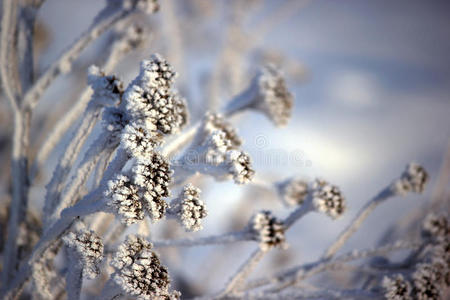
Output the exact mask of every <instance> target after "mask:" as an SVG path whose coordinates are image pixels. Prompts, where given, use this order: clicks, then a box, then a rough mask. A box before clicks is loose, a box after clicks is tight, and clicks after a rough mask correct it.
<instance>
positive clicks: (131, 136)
mask: <svg viewBox="0 0 450 300" xmlns="http://www.w3.org/2000/svg"><path fill="white" fill-rule="evenodd" d="M121 143H122V145H123V147H124V148H125V149H126V150H127V151H128V153H130V155H132V156H133V157H135V158H138V159H139V158H145V157H147V156H148V155H149V154H150V153H151V152H152V150H153V148H154V147H156V146H158V145H159V144H160V143H161V136H160V135H159V134H158V133H156V132H152V131H149V130H148V129H147V127H146V126H145V125H144V124H143V123H142V122H138V121H135V122H131V123H129V124H128V125H127V126H125V128H124V130H123V132H122V136H121Z"/></svg>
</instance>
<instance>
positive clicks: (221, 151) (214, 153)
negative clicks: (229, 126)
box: [203, 130, 231, 166]
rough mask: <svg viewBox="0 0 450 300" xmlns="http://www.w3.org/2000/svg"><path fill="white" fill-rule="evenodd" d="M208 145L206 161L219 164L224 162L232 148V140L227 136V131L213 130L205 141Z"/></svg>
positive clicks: (206, 145)
mask: <svg viewBox="0 0 450 300" xmlns="http://www.w3.org/2000/svg"><path fill="white" fill-rule="evenodd" d="M203 145H204V146H205V147H206V153H205V160H206V163H208V164H211V165H214V166H218V165H219V164H221V163H223V162H224V161H225V158H226V153H227V151H228V150H230V149H231V142H230V141H229V140H228V139H227V138H226V134H225V132H223V131H221V130H215V131H213V132H212V133H211V134H210V135H209V136H208V137H207V138H206V140H205V141H204V143H203Z"/></svg>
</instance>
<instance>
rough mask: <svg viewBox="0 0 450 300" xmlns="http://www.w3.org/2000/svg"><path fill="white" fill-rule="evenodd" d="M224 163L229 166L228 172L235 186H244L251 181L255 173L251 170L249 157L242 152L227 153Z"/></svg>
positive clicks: (231, 151)
mask: <svg viewBox="0 0 450 300" xmlns="http://www.w3.org/2000/svg"><path fill="white" fill-rule="evenodd" d="M226 162H227V164H228V166H229V169H228V170H229V172H230V173H231V175H233V179H234V182H236V183H237V184H245V183H248V182H250V181H251V180H252V179H253V176H254V175H255V171H254V170H253V168H252V164H251V161H250V156H249V155H248V154H247V153H245V152H244V151H237V150H230V151H227V157H226Z"/></svg>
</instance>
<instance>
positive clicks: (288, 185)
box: [277, 178, 308, 206]
mask: <svg viewBox="0 0 450 300" xmlns="http://www.w3.org/2000/svg"><path fill="white" fill-rule="evenodd" d="M277 188H278V192H279V193H280V195H281V198H282V199H283V202H284V203H285V204H286V205H287V206H297V205H302V204H303V202H304V201H305V199H306V197H307V196H308V183H307V182H305V181H304V180H302V179H299V178H291V179H288V180H286V181H284V182H281V183H279V184H278V185H277Z"/></svg>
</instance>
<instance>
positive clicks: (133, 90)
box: [124, 54, 188, 134]
mask: <svg viewBox="0 0 450 300" xmlns="http://www.w3.org/2000/svg"><path fill="white" fill-rule="evenodd" d="M175 77H176V73H175V72H174V71H173V69H172V67H171V66H170V65H169V64H168V63H167V62H166V60H164V59H163V58H162V57H161V56H160V55H158V54H155V55H153V56H152V58H151V59H150V60H144V61H142V63H141V67H140V73H139V75H138V76H137V77H136V79H135V80H134V81H133V82H132V83H131V84H130V86H129V87H128V88H127V90H126V92H125V95H124V100H125V101H124V107H125V109H126V111H127V112H128V113H129V114H130V115H131V118H132V119H136V120H141V121H142V123H144V124H145V125H146V126H147V129H148V130H149V131H150V132H153V131H158V132H160V133H162V134H173V133H176V132H178V131H179V130H180V129H181V128H182V127H183V126H184V125H185V124H186V123H187V120H188V115H187V108H186V103H185V100H184V99H183V98H182V97H180V96H179V95H178V93H177V92H176V91H175V90H174V89H172V84H173V82H174V79H175Z"/></svg>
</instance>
